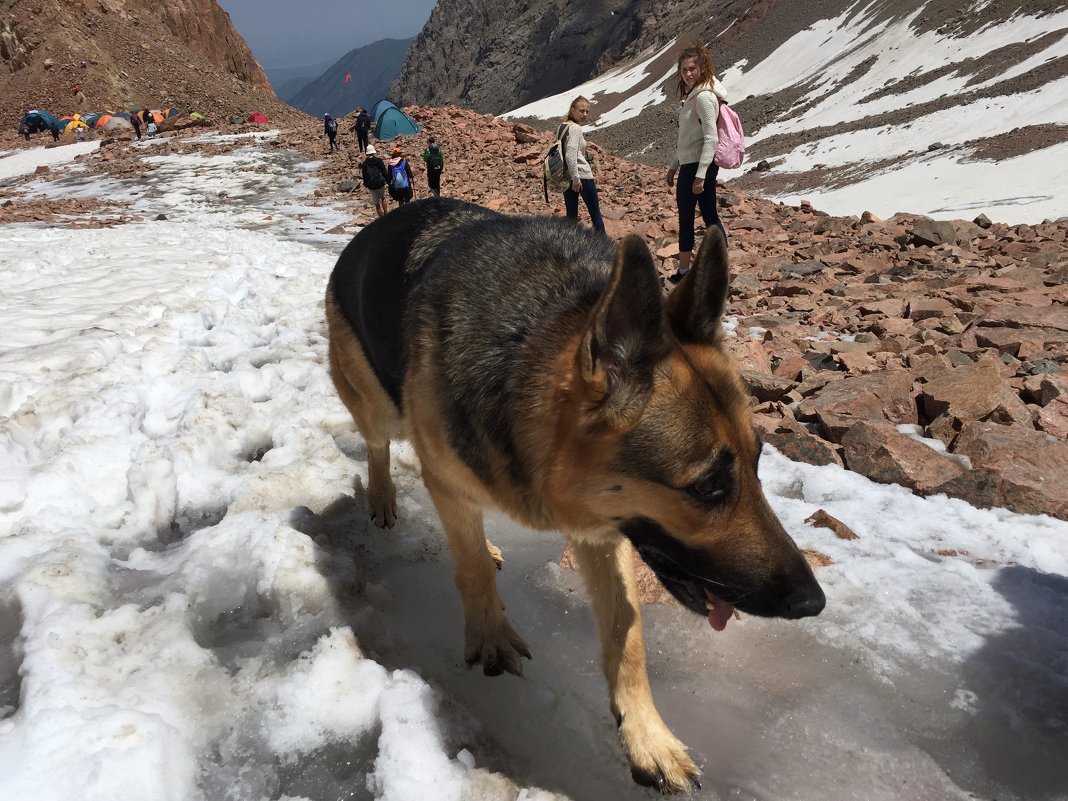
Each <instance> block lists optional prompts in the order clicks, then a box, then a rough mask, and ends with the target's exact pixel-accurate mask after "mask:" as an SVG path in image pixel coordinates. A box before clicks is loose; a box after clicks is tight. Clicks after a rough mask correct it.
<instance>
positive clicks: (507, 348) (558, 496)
mask: <svg viewBox="0 0 1068 801" xmlns="http://www.w3.org/2000/svg"><path fill="white" fill-rule="evenodd" d="M728 283H729V275H728V271H727V256H726V243H725V242H724V240H723V237H722V235H721V234H720V233H719V231H718V229H716V228H711V229H709V232H708V233H706V234H705V237H704V241H703V242H702V244H701V247H700V249H699V251H698V253H697V254H696V257H695V259H694V264H693V269H691V270H690V272H689V273H688V274H687V276H686V278H684V279H683V280H682V282H681V283H680V284H679V285H678V287H676V288H675V289H674V290H673V292H672V293H671V295H670V296H669V297H668V298H667V299H666V301H665V300H664V299H663V297H662V291H661V287H660V283H659V281H658V278H657V273H656V269H655V267H654V265H653V260H652V256H651V254H650V252H649V249H648V247H647V246H646V244H645V242H644V240H643V239H642V238H641V237H639V236H637V235H629V236H626V237H624V238H623V239H622V240H620V241H619V242H618V243H616V242H613V241H612V240H611V239H609V238H608V237H606V236H604V235H602V234H596V233H594V232H592V231H590V230H588V229H585V228H582V227H580V226H578V225H576V224H575V223H573V222H571V221H568V220H564V219H560V218H555V219H554V218H546V217H528V218H517V217H509V216H505V215H502V214H498V213H496V212H493V211H490V210H488V209H484V208H481V207H479V206H475V205H472V204H469V203H462V202H458V201H454V200H441V199H437V198H429V199H426V200H422V201H419V202H416V203H410V204H408V205H406V206H402V207H401V208H398V209H396V210H395V211H392V212H390V213H389V214H388V215H386V216H385V217H382V218H381V219H377V220H375V221H374V222H372V223H371V224H370V225H368V226H367V227H366V228H364V229H363V230H362V231H360V232H359V233H358V234H357V235H356V237H355V238H354V239H353V240H352V242H351V243H349V245H348V246H347V247H346V248H345V250H344V252H342V254H341V257H340V258H339V259H338V262H337V265H336V266H335V267H334V271H333V274H332V275H331V277H330V283H329V286H328V287H327V291H326V319H327V323H328V327H329V334H330V371H331V375H332V377H333V380H334V384H335V385H336V387H337V391H338V393H339V394H340V396H341V400H342V401H343V402H344V404H345V406H346V407H348V409H349V411H350V412H351V413H352V417H353V419H354V420H355V422H356V426H357V428H358V429H359V431H360V433H361V434H362V435H363V437H364V439H365V440H366V442H367V454H368V472H369V476H368V486H367V500H368V505H369V511H370V516H371V518H372V520H373V521H374V522H375V523H376V524H377V525H378V526H381V527H384V528H389V527H391V526H392V525H393V524H394V523H395V521H396V516H397V511H396V508H397V507H396V490H395V488H394V485H393V480H392V479H391V478H390V467H389V461H390V455H389V443H390V440H391V439H395V438H401V437H407V438H409V439H410V440H411V441H412V443H413V445H414V447H415V450H416V453H417V454H418V456H419V460H420V463H421V466H422V471H423V480H424V481H425V483H426V487H427V490H428V491H429V492H430V495H431V497H432V498H433V501H434V505H435V506H436V507H437V510H438V514H439V515H440V516H441V522H442V525H443V526H444V528H445V533H446V534H447V536H448V541H449V547H450V549H451V551H452V554H453V557H454V561H455V581H456V586H457V588H458V589H459V592H460V597H461V598H462V600H463V607H464V618H465V621H464V655H465V658H466V660H467V662H468V664H469V665H473V664H475V663H481V664H482V669H483V671H484V672H485V673H486V675H491V676H492V675H497V674H500V673H501V672H502V671H507V672H509V673H514V674H516V675H521V674H522V665H521V657H526V658H528V659H529V658H530V651H529V650H528V648H527V644H526V642H524V641H523V639H522V637H520V636H519V635H518V634H517V633H516V631H515V630H514V629H513V628H512V626H511V624H510V623H509V622H508V620H507V618H506V617H505V615H504V612H503V609H502V605H501V599H500V596H499V595H498V594H497V588H496V573H497V568H498V567H499V565H500V559H501V557H500V553H499V551H497V550H496V549H495V548H494V547H493V546H492V545H490V544H489V543H488V542H487V541H486V538H485V535H484V533H483V528H482V514H483V510H484V509H487V508H496V509H501V510H503V511H504V512H506V513H508V514H509V515H511V517H513V518H514V519H515V520H517V521H518V522H520V523H522V524H523V525H525V526H528V527H531V528H534V529H558V530H560V531H562V532H563V533H564V534H565V536H566V537H567V539H568V541H569V542H570V543H571V546H572V548H573V551H574V553H575V555H576V558H577V561H578V563H579V566H580V569H581V571H582V574H583V578H584V580H585V583H586V586H587V588H588V590H589V594H590V596H591V603H592V606H593V612H594V616H595V618H596V620H597V625H598V628H599V631H600V637H601V646H602V656H603V661H604V672H605V676H606V677H607V679H608V689H609V694H610V699H611V708H612V712H613V714H614V715H615V719H616V722H617V724H618V728H619V736H620V738H621V740H622V744H623V749H624V751H625V752H626V756H627V759H628V760H629V761H630V765H631V773H632V775H633V777H634V779H635V780H636V781H637V782H639V783H641V784H646V785H653V786H656V787H658V788H659V789H660V790H661V791H687V790H688V789H690V786H691V783H693V784H696V783H697V775H698V769H697V767H696V765H695V764H694V762H693V760H692V759H691V758H690V757H689V755H688V754H687V749H686V746H684V745H683V744H682V743H681V742H680V741H679V740H677V739H676V738H675V736H674V735H673V734H672V733H671V732H670V731H669V730H668V728H667V726H666V725H665V724H664V722H663V720H661V718H660V714H659V713H658V712H657V710H656V708H655V707H654V705H653V699H652V695H651V694H650V690H649V679H648V675H647V673H646V667H645V650H644V645H643V642H642V624H641V613H640V610H639V604H638V598H637V591H636V587H635V579H634V575H633V572H632V565H631V558H632V557H631V554H632V546H633V549H636V550H637V552H638V554H640V556H641V558H643V559H644V560H645V561H646V562H647V563H648V564H649V566H650V567H651V568H652V570H653V571H654V572H655V573H656V575H657V576H658V577H659V579H660V581H661V582H663V584H664V586H665V587H666V588H667V589H668V590H669V591H670V592H671V593H672V595H674V596H675V598H676V599H678V601H679V602H680V603H681V604H682V605H683V606H685V607H686V608H687V609H689V610H691V611H693V612H694V613H696V614H698V615H701V616H707V617H708V620H709V622H710V623H711V626H712V628H713V629H716V630H720V629H722V628H723V627H724V626H725V625H726V623H727V620H728V619H729V618H730V616H731V615H732V613H733V612H734V610H735V609H739V610H741V611H743V612H748V613H750V614H753V615H763V616H768V617H783V618H791V619H793V618H801V617H805V616H808V615H816V614H819V612H820V611H821V610H822V609H823V605H824V595H823V591H822V590H821V588H820V586H819V584H817V582H816V579H815V577H814V576H813V574H812V570H811V569H810V568H809V566H808V564H807V563H806V562H805V559H804V557H803V556H802V555H801V553H800V551H799V550H798V548H797V546H796V545H795V544H794V542H793V540H791V539H790V537H789V535H788V534H787V533H786V531H785V530H784V529H783V527H782V525H781V524H780V523H779V521H778V519H777V518H776V517H775V514H774V513H773V512H772V511H771V509H770V508H769V507H768V504H767V501H766V500H765V498H764V494H763V492H762V491H761V487H760V481H759V480H758V478H757V461H758V459H759V456H760V449H761V443H760V441H759V440H758V438H757V436H756V435H755V433H754V431H753V428H752V426H751V423H750V415H749V410H748V396H747V394H746V392H745V391H744V390H743V388H742V384H741V382H740V380H739V377H738V374H737V372H736V369H735V367H734V366H733V364H732V362H731V360H730V358H729V357H728V355H727V354H726V352H725V351H724V348H723V346H722V338H723V331H722V327H721V325H720V315H721V313H722V311H723V307H724V303H725V301H726V297H727V291H728Z"/></svg>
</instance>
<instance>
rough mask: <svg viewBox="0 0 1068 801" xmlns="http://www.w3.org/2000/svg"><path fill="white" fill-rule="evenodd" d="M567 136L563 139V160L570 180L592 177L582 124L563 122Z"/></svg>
mask: <svg viewBox="0 0 1068 801" xmlns="http://www.w3.org/2000/svg"><path fill="white" fill-rule="evenodd" d="M564 125H566V126H567V137H566V138H565V139H564V161H565V162H567V174H568V175H570V176H571V180H572V181H581V180H582V179H583V178H593V168H592V167H591V166H590V160H589V157H588V156H587V155H586V137H585V136H583V135H582V126H581V125H579V124H578V123H577V122H571V121H570V120H569V121H568V122H565V123H564Z"/></svg>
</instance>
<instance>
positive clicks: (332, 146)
mask: <svg viewBox="0 0 1068 801" xmlns="http://www.w3.org/2000/svg"><path fill="white" fill-rule="evenodd" d="M326 138H327V139H329V140H330V149H331V150H340V148H339V147H338V146H337V134H336V133H332V134H327V135H326Z"/></svg>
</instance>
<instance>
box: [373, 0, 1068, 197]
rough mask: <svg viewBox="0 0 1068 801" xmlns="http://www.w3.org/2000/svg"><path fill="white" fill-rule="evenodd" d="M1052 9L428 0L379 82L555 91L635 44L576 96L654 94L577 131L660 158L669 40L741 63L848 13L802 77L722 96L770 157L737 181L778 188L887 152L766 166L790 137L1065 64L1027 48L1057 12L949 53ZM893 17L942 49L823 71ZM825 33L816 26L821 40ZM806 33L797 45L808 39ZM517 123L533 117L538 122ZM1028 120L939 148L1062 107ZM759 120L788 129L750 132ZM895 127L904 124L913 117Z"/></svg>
mask: <svg viewBox="0 0 1068 801" xmlns="http://www.w3.org/2000/svg"><path fill="white" fill-rule="evenodd" d="M1065 8H1068V2H1066V0H1035V1H1034V2H1030V3H1027V4H1026V6H1025V7H1022V6H1021V5H1020V4H1019V3H1015V2H1011V0H1008V1H1007V0H876V2H873V3H855V4H843V3H841V2H836V0H813V1H812V2H809V3H804V4H797V3H784V2H776V0H757V2H748V0H704V2H696V3H682V2H651V0H630V2H623V1H622V0H620V1H617V2H613V1H612V0H608V2H606V3H598V4H566V3H563V2H561V1H560V0H530V1H529V2H519V1H518V0H489V2H485V3H477V4H476V3H472V2H469V0H441V2H439V3H438V5H437V7H436V9H435V11H434V13H433V14H432V15H431V18H430V20H429V21H428V22H427V24H426V26H425V27H424V29H423V31H422V32H421V33H420V35H419V36H418V37H417V38H416V40H415V42H414V44H413V46H412V48H411V49H410V50H409V53H408V58H407V61H406V62H405V66H404V69H403V70H402V73H401V76H400V77H399V78H398V80H397V81H396V82H395V83H394V85H393V87H392V92H393V94H394V95H395V96H396V97H398V98H400V99H401V100H403V101H404V102H417V103H422V104H435V105H437V104H446V103H450V104H457V105H461V106H466V107H470V108H473V109H476V110H479V111H483V112H487V113H493V114H501V113H503V112H505V111H509V110H512V109H517V108H519V107H521V106H523V105H525V104H527V103H529V102H532V101H534V100H537V99H540V98H542V97H546V96H550V95H553V94H556V93H566V92H568V91H569V90H571V89H572V88H573V87H576V86H578V85H579V84H581V83H582V82H584V81H586V80H589V79H592V78H594V77H595V76H597V75H599V74H602V73H604V72H605V71H606V70H608V69H610V68H612V67H616V66H620V65H624V64H628V63H632V62H635V61H638V60H644V59H651V61H650V62H649V63H648V64H647V66H646V69H645V77H643V78H640V79H638V80H636V81H635V82H634V83H633V84H632V85H631V86H629V87H627V88H624V89H620V90H619V93H618V94H608V93H605V94H601V95H595V96H593V97H591V100H593V108H592V110H591V119H590V120H589V122H590V123H591V124H594V125H596V124H597V123H598V122H599V121H600V115H601V114H602V113H603V112H605V111H608V110H611V109H613V108H614V107H615V106H616V105H618V103H619V102H620V101H621V100H624V99H625V98H627V97H632V96H634V95H635V94H636V93H638V92H642V91H650V92H654V91H655V90H656V89H658V88H659V89H660V90H661V91H662V94H661V95H660V97H661V99H660V100H658V101H656V102H650V103H649V104H648V105H646V106H645V107H644V108H643V110H642V111H641V112H640V113H639V114H637V115H636V116H632V117H630V118H628V119H626V120H625V121H623V122H618V123H615V124H612V125H610V126H607V127H604V128H600V129H596V130H593V131H592V132H591V133H590V134H589V135H588V138H590V139H593V140H596V141H598V142H599V143H600V144H602V145H603V146H604V147H605V148H607V149H608V150H611V151H612V152H615V153H619V154H621V155H625V156H627V157H628V158H631V159H634V160H637V161H641V162H644V163H648V164H666V163H669V162H670V160H671V158H672V154H673V150H674V145H675V131H676V128H675V125H676V100H675V91H674V86H673V83H674V78H673V76H670V73H671V72H672V70H673V66H674V58H675V54H676V53H677V50H678V46H679V45H680V44H681V43H683V42H690V41H700V42H703V43H705V44H707V45H708V46H709V47H710V49H711V51H712V55H713V58H714V61H715V63H716V67H717V71H718V72H719V73H723V72H724V71H726V70H728V69H729V68H731V67H732V66H734V65H740V64H744V65H746V68H747V69H752V68H753V67H754V66H755V65H758V64H760V63H761V62H762V61H764V60H765V59H767V58H768V57H769V56H772V54H773V53H775V51H776V50H777V49H778V48H779V47H780V46H782V45H783V44H784V43H786V42H788V41H790V40H791V38H792V37H794V36H795V35H797V34H799V33H800V32H802V31H806V30H809V29H811V28H813V27H814V26H817V25H819V26H822V28H824V29H828V30H829V31H831V33H833V30H831V29H832V28H833V26H832V25H830V24H829V22H828V21H832V20H833V21H836V24H837V25H838V26H840V27H850V28H851V29H852V30H853V36H854V37H855V38H854V39H853V40H852V41H848V40H843V41H845V42H846V43H845V44H844V45H843V46H844V48H845V49H844V50H843V51H842V52H840V53H839V52H837V51H834V50H833V48H832V49H830V50H828V51H827V52H828V53H831V54H832V56H833V57H831V56H828V58H830V61H829V62H828V65H827V67H826V68H825V69H824V70H823V71H822V72H821V71H819V70H816V71H814V72H813V73H812V74H811V75H809V76H808V77H806V78H804V79H797V78H796V75H793V76H790V77H791V79H789V80H787V79H785V78H784V80H783V85H782V86H772V87H770V88H768V89H767V90H764V91H761V92H760V93H759V94H755V95H751V96H744V95H741V94H740V92H738V93H736V94H735V95H734V96H733V97H732V101H733V105H734V107H735V109H736V110H737V111H738V113H739V114H740V115H741V117H742V119H743V121H744V124H745V128H746V133H747V136H748V138H749V139H750V140H751V143H750V147H749V149H748V153H747V166H756V165H758V164H759V163H760V162H761V161H764V162H765V165H763V166H766V167H768V168H770V170H765V169H761V170H759V171H752V172H750V173H748V174H747V175H746V176H745V178H744V181H743V184H742V185H743V186H745V187H746V188H749V189H752V190H754V191H762V192H765V193H768V194H792V193H797V192H806V191H810V190H811V189H814V188H816V187H822V186H828V185H833V184H835V183H837V184H838V185H848V184H850V183H854V182H857V181H859V180H861V179H862V178H863V177H864V176H865V175H870V174H871V172H872V171H873V170H874V169H887V168H890V167H892V166H893V164H892V163H889V162H887V161H885V160H884V161H883V162H878V163H873V162H871V161H867V160H861V161H858V162H856V163H852V164H846V165H844V166H842V167H841V168H835V169H834V170H829V169H824V168H823V166H824V165H820V164H815V163H809V164H807V166H805V167H803V168H801V169H798V168H797V165H794V167H792V168H791V170H790V171H789V172H785V171H780V170H777V169H776V167H777V166H778V165H779V164H781V163H782V162H783V161H784V160H785V159H786V158H787V157H789V156H793V157H794V159H793V160H794V161H798V160H799V159H800V161H802V162H804V154H805V152H806V148H810V147H811V146H813V145H814V144H815V143H818V142H820V141H822V140H825V139H827V138H829V137H832V136H835V135H837V134H842V133H850V132H858V131H860V132H863V131H871V132H876V131H878V130H882V129H885V128H887V127H889V128H891V129H892V130H895V131H902V132H907V131H909V127H910V125H911V124H912V123H913V122H914V121H916V120H918V119H921V118H923V117H925V116H928V115H932V114H936V113H939V112H945V111H952V110H953V109H957V108H964V107H966V106H969V105H970V104H974V103H981V102H983V101H989V100H991V99H994V100H997V99H998V98H1001V97H1003V96H1007V95H1015V94H1019V93H1024V92H1035V91H1037V90H1040V89H1042V88H1043V87H1046V86H1050V85H1052V84H1054V83H1055V82H1057V81H1060V80H1061V79H1063V78H1065V77H1068V55H1059V56H1057V55H1054V56H1050V57H1049V58H1043V57H1041V54H1042V52H1043V51H1044V50H1047V49H1051V50H1052V51H1057V52H1059V50H1058V49H1057V48H1058V47H1059V44H1058V43H1059V42H1062V41H1063V40H1065V39H1066V38H1068V27H1064V26H1062V25H1060V24H1059V23H1058V24H1057V25H1052V26H1051V27H1050V29H1049V30H1046V31H1044V32H1043V35H1042V36H1039V37H1034V38H1029V39H1027V40H1021V41H1009V40H1006V41H1004V42H1000V41H999V42H994V43H993V44H991V46H990V49H989V50H984V51H983V52H982V54H981V55H978V56H975V55H969V54H962V55H959V56H954V55H953V53H955V52H957V43H958V42H959V41H961V40H963V39H965V38H966V37H969V36H973V35H976V34H977V33H978V32H980V31H987V32H991V31H994V32H996V31H997V30H1000V29H1001V28H1002V27H1003V23H1004V22H1005V21H1007V20H1010V19H1013V18H1016V17H1018V16H1019V15H1021V14H1026V15H1030V16H1037V17H1040V18H1041V17H1043V16H1047V15H1052V14H1054V13H1055V12H1059V11H1062V10H1064V9H1065ZM906 21H907V29H908V32H909V34H910V35H911V36H912V37H914V38H915V37H922V36H927V35H931V34H936V35H937V37H938V45H937V47H938V48H939V49H940V50H942V51H944V53H943V54H942V56H940V58H941V57H943V56H944V61H945V63H944V64H941V63H940V66H938V67H937V68H930V69H926V68H922V67H921V66H919V65H917V66H916V68H915V69H914V70H912V71H911V72H909V73H908V74H907V76H905V77H903V78H896V77H895V78H889V77H887V75H886V74H885V73H883V71H882V65H879V66H876V63H875V60H873V59H872V58H868V59H867V60H864V61H860V62H859V63H858V64H857V65H856V68H855V69H853V70H852V71H851V72H850V74H849V75H848V76H844V77H842V76H837V75H833V74H832V73H833V72H834V69H833V65H834V63H835V62H836V61H838V60H840V59H845V58H848V57H850V54H851V53H852V52H854V51H856V50H858V49H859V48H861V47H865V46H866V45H865V43H864V39H865V37H868V38H871V37H875V39H874V41H875V48H876V49H877V50H879V52H882V53H883V54H888V53H892V52H893V51H894V50H895V49H896V48H897V47H898V46H899V45H900V44H901V42H900V41H898V40H897V39H894V37H890V39H893V41H890V40H886V41H882V40H880V39H879V37H880V36H881V34H882V33H883V32H885V31H889V30H891V29H894V26H896V25H906ZM829 35H830V34H829ZM897 35H898V34H896V33H895V34H894V36H897ZM995 38H996V37H995ZM829 42H830V40H829V39H828V40H827V41H826V42H825V43H824V45H822V47H826V46H827V45H828V44H829ZM806 47H807V48H809V49H811V48H812V47H814V45H812V44H811V43H810V44H809V45H806ZM880 48H881V49H880ZM817 49H818V48H817ZM1061 49H1063V48H1061ZM947 54H948V55H947ZM811 56H812V53H811V52H799V53H798V54H797V61H798V64H799V69H800V65H804V64H807V62H808V61H809V60H810V58H811ZM890 57H891V58H892V56H890ZM1036 57H1038V58H1039V62H1040V63H1035V64H1033V65H1032V66H1030V67H1029V68H1027V69H1026V70H1023V71H1022V72H1021V71H1018V70H1015V67H1016V65H1018V64H1020V63H1023V62H1024V61H1025V60H1027V59H1035V58H1036ZM665 76H669V77H667V78H665ZM1000 76H1004V77H1003V78H1002V77H1000ZM947 77H948V78H951V79H953V81H954V85H956V84H957V83H960V82H961V80H964V79H966V81H965V85H964V86H963V88H961V89H959V90H953V91H947V92H945V93H943V94H942V96H938V94H939V92H934V97H933V98H931V99H924V100H922V101H920V102H912V98H910V97H908V95H909V93H912V92H916V91H917V90H919V91H920V92H921V93H923V91H924V90H925V89H928V90H932V91H933V90H934V88H935V87H937V86H938V85H939V81H942V80H944V79H946V78H947ZM858 87H859V88H863V89H865V92H863V93H862V95H863V98H862V99H863V100H864V102H858V103H856V104H854V106H853V110H852V112H850V115H847V118H846V119H834V120H830V121H824V120H821V119H816V120H802V117H803V116H804V114H805V113H806V111H809V110H811V109H812V108H813V107H814V105H815V104H817V103H819V102H820V101H822V100H824V99H826V98H828V97H832V96H834V95H835V93H839V92H842V91H855V90H856V89H857V88H858ZM728 88H730V87H728ZM930 93H931V92H928V94H930ZM913 97H914V96H913ZM879 98H883V99H890V100H891V101H892V100H894V99H895V98H900V99H901V102H900V103H891V104H890V105H891V106H892V110H890V111H880V112H875V111H870V110H868V109H869V108H871V106H869V105H868V101H869V100H871V101H875V100H878V99H879ZM875 105H879V104H878V103H876V104H875ZM882 105H886V103H883V104H882ZM565 111H566V101H564V100H562V101H561V103H560V111H559V113H560V114H563V113H564V112H565ZM531 122H532V124H534V125H535V127H547V126H548V125H550V124H551V123H539V122H533V121H531ZM1040 123H1042V124H1031V125H1024V126H1020V127H1015V128H1013V130H1011V131H1009V130H1006V131H999V132H997V133H996V134H995V135H991V134H990V133H987V134H985V135H983V134H980V135H977V137H976V138H975V139H974V140H971V139H969V141H967V142H963V141H962V142H956V143H955V144H954V145H953V146H952V148H950V149H946V150H943V151H942V153H943V155H950V153H951V152H952V155H953V156H954V157H955V158H960V159H965V160H967V159H969V158H972V157H973V154H975V155H974V157H975V158H979V159H989V158H992V157H993V154H994V153H995V151H997V153H999V154H1000V155H999V156H998V157H1001V158H1004V157H1009V156H1013V155H1019V154H1022V153H1028V152H1031V151H1033V150H1038V149H1042V148H1045V147H1049V146H1050V145H1052V144H1059V143H1062V142H1065V141H1068V121H1065V120H1057V119H1053V118H1052V117H1051V118H1050V119H1047V120H1041V121H1040ZM769 126H776V128H786V129H789V130H790V131H791V132H790V133H782V134H776V135H767V136H761V135H760V134H761V131H762V130H764V129H765V128H768V127H769ZM907 135H909V136H917V134H916V133H915V132H912V133H909V134H907ZM940 144H941V143H940V142H938V141H936V140H934V139H923V137H922V135H919V138H917V141H915V142H914V143H913V144H912V146H911V149H912V150H915V153H913V154H912V155H910V156H908V157H909V158H922V157H923V154H925V153H926V152H927V150H928V148H929V147H937V146H939V145H940ZM898 160H899V161H900V157H899V158H898ZM810 161H811V160H810Z"/></svg>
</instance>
